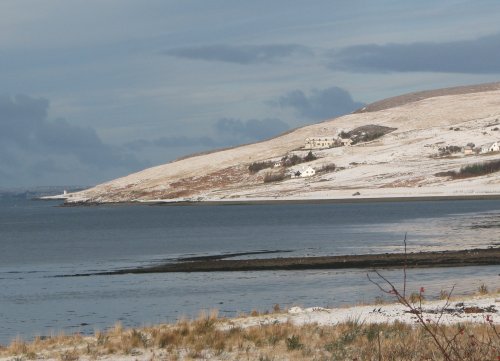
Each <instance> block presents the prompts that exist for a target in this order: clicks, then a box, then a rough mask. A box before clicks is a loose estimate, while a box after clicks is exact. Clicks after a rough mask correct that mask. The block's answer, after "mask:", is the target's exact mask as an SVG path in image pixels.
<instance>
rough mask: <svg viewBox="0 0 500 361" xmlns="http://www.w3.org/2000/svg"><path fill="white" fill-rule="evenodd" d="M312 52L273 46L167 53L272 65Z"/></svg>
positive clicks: (298, 47) (212, 47)
mask: <svg viewBox="0 0 500 361" xmlns="http://www.w3.org/2000/svg"><path fill="white" fill-rule="evenodd" d="M311 53H312V52H311V50H310V49H309V48H307V47H305V46H302V45H297V44H271V45H239V46H232V45H207V46H194V47H185V48H176V49H171V50H168V51H166V52H165V54H167V55H170V56H175V57H179V58H186V59H194V60H207V61H221V62H226V63H235V64H259V63H271V62H273V61H275V60H277V59H280V58H285V57H289V56H292V55H295V54H311Z"/></svg>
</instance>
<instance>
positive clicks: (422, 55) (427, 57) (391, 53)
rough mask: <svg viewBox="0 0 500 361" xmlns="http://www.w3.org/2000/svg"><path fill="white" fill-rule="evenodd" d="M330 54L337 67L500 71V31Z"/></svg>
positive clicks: (373, 70)
mask: <svg viewBox="0 0 500 361" xmlns="http://www.w3.org/2000/svg"><path fill="white" fill-rule="evenodd" d="M330 56H331V58H332V61H331V62H330V64H329V67H330V68H331V69H334V70H348V71H365V72H417V71H422V72H423V71H425V72H442V73H468V74H489V73H491V74H494V73H500V62H499V61H498V59H500V34H495V35H490V36H484V37H480V38H477V39H473V40H461V41H452V42H442V43H431V42H422V43H412V44H386V45H375V44H366V45H358V46H351V47H347V48H343V49H340V50H339V51H333V52H332V53H331V54H330Z"/></svg>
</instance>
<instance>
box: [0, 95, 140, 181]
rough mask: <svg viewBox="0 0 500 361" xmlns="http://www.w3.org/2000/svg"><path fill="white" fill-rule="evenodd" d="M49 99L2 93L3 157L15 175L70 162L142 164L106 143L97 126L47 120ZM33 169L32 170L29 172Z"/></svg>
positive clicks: (0, 138) (48, 170) (35, 173)
mask: <svg viewBox="0 0 500 361" xmlns="http://www.w3.org/2000/svg"><path fill="white" fill-rule="evenodd" d="M48 109H49V101H48V100H47V99H43V98H33V97H30V96H28V95H17V96H15V97H9V96H0V150H1V151H2V154H4V155H6V154H8V157H7V158H6V157H5V156H2V157H0V165H1V166H2V167H3V168H4V171H6V170H9V173H10V174H12V175H15V174H18V175H21V174H22V175H23V176H27V175H29V174H30V173H32V174H33V176H38V175H40V174H41V173H43V172H45V173H55V172H56V171H57V170H59V171H61V172H62V171H64V170H67V169H68V165H71V164H72V165H73V166H74V165H75V163H79V164H80V165H83V166H86V167H88V168H93V169H96V168H98V169H104V168H117V167H124V168H127V169H137V168H138V167H141V166H143V164H142V163H141V162H139V161H138V160H137V159H136V158H135V157H133V156H130V155H129V154H124V153H122V152H120V151H118V150H117V149H116V148H115V147H112V146H110V145H108V144H105V143H104V142H103V141H102V139H101V138H100V137H99V135H98V134H97V132H96V131H95V129H93V128H90V127H81V126H78V125H74V124H71V123H69V122H68V121H66V120H64V119H55V120H50V119H48V117H47V115H48ZM30 170H31V171H30Z"/></svg>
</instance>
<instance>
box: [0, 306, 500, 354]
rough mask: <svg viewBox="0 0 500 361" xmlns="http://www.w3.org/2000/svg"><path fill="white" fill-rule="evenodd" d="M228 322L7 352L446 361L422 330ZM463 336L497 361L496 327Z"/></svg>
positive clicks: (474, 350) (207, 318)
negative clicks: (245, 325)
mask: <svg viewBox="0 0 500 361" xmlns="http://www.w3.org/2000/svg"><path fill="white" fill-rule="evenodd" d="M221 323H224V324H227V320H222V319H219V318H218V317H217V314H216V313H215V312H212V313H210V314H201V315H200V316H199V317H198V318H197V319H196V320H193V321H187V320H180V321H178V322H177V323H175V324H171V325H159V326H155V327H146V328H141V329H124V328H123V327H122V326H121V325H120V324H117V325H116V326H115V327H114V328H112V329H110V330H108V331H107V332H96V334H95V335H94V336H92V337H82V336H80V335H73V336H64V335H60V336H56V337H51V338H48V339H45V340H40V339H37V340H35V341H34V342H31V343H25V342H22V341H21V340H16V341H14V342H12V344H11V345H9V346H8V347H6V348H3V349H0V356H4V357H5V356H9V357H12V359H13V360H14V359H18V360H29V359H41V358H45V359H49V358H52V359H55V360H96V359H100V358H104V357H109V356H110V355H114V357H115V359H116V360H119V359H123V358H125V357H132V359H140V360H142V359H144V360H145V359H157V360H196V359H216V360H220V359H224V360H259V361H260V360H276V361H277V360H394V361H395V360H407V361H411V360H442V359H443V358H442V356H441V355H440V353H439V350H438V349H437V348H436V347H435V346H434V344H433V342H432V341H431V340H430V338H429V335H428V334H427V333H426V332H425V331H424V330H423V329H422V328H421V327H418V326H412V325H407V324H403V323H400V322H395V323H392V324H388V323H386V324H363V323H362V322H359V321H356V320H352V321H350V322H346V323H342V324H339V325H332V326H318V325H316V324H307V325H302V326H298V325H293V324H291V323H276V324H271V325H265V326H256V327H248V328H240V327H232V328H229V329H225V330H223V329H222V328H221V327H219V326H220V325H221ZM443 330H444V335H446V336H447V337H449V338H452V337H455V338H456V342H455V345H457V346H456V347H457V350H456V352H457V353H459V354H460V355H465V356H464V357H465V358H461V359H463V360H497V359H498V356H499V352H500V351H499V350H500V342H499V338H498V330H495V326H494V325H492V324H489V323H485V324H479V325H477V324H461V325H454V326H443Z"/></svg>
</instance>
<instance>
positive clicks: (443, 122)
mask: <svg viewBox="0 0 500 361" xmlns="http://www.w3.org/2000/svg"><path fill="white" fill-rule="evenodd" d="M497 124H498V125H497ZM363 125H380V126H385V127H391V128H396V130H394V131H393V132H391V133H388V134H386V135H384V136H382V137H380V138H378V139H376V140H373V141H369V142H360V143H357V144H355V145H353V146H350V147H347V146H346V147H336V148H330V149H324V150H315V151H313V153H314V154H315V155H316V156H317V159H316V160H313V161H311V162H308V163H303V164H299V165H296V166H293V167H289V168H287V169H285V168H284V167H281V168H270V169H264V170H261V171H259V172H257V173H254V174H251V173H250V172H249V170H248V167H249V165H250V164H252V163H254V162H261V161H268V160H269V161H278V160H280V159H281V158H283V157H284V156H287V155H288V156H290V155H292V154H297V155H299V156H304V155H305V154H307V151H304V150H301V148H302V147H303V146H304V142H305V139H306V138H307V137H316V136H334V135H335V134H337V133H338V132H339V130H344V131H346V132H348V131H350V130H353V129H355V128H357V127H360V126H363ZM498 129H500V83H493V84H486V85H479V86H473V87H461V88H452V89H441V90H437V91H429V92H421V93H413V94H409V95H405V96H400V97H395V98H391V99H387V100H385V101H381V102H377V103H374V104H373V105H369V106H367V107H366V108H363V109H361V110H360V111H358V112H356V113H354V114H349V115H346V116H342V117H339V118H335V119H332V120H328V121H325V122H322V123H318V124H314V125H310V126H306V127H303V128H300V129H296V130H294V131H292V132H289V133H286V134H283V135H281V136H278V137H276V138H273V139H270V140H267V141H263V142H259V143H255V144H250V145H245V146H241V147H236V148H233V149H228V150H222V151H217V152H213V153H209V154H204V155H198V156H192V157H189V158H185V159H182V160H178V161H175V162H171V163H168V164H164V165H160V166H157V167H153V168H149V169H146V170H143V171H141V172H138V173H134V174H131V175H128V176H126V177H123V178H119V179H116V180H113V181H110V182H107V183H104V184H101V185H98V186H96V187H94V188H91V189H88V190H84V191H81V192H77V193H71V194H69V195H68V198H67V202H127V201H159V200H165V201H182V200H192V201H214V200H224V201H230V200H234V201H245V200H276V199H277V200H280V199H283V200H285V199H336V198H354V197H358V198H360V197H362V198H372V197H415V196H446V195H451V196H453V195H456V196H462V195H478V194H486V195H491V194H500V172H498V173H492V174H489V175H484V176H479V177H472V178H467V179H456V180H452V179H451V178H450V177H446V176H445V177H443V176H436V173H439V172H446V171H450V170H459V169H460V168H461V167H462V166H464V165H468V164H472V163H478V162H487V161H491V160H496V159H500V154H499V153H487V154H473V155H464V154H463V152H459V153H453V154H451V155H445V156H443V155H441V156H440V155H439V148H444V147H447V146H458V147H464V146H466V145H467V144H468V143H474V144H475V145H476V146H481V145H482V144H485V143H488V142H494V141H497V140H500V130H498ZM331 164H335V166H336V168H335V170H333V171H332V170H330V171H327V172H318V173H317V174H316V175H314V176H312V177H307V178H292V179H285V180H282V181H277V182H270V183H265V182H264V181H263V180H264V177H265V175H266V174H267V173H269V172H274V173H279V172H286V173H290V172H293V171H295V170H300V169H301V167H302V166H311V167H312V168H314V169H315V170H316V171H319V170H320V169H321V168H323V166H325V165H331Z"/></svg>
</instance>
